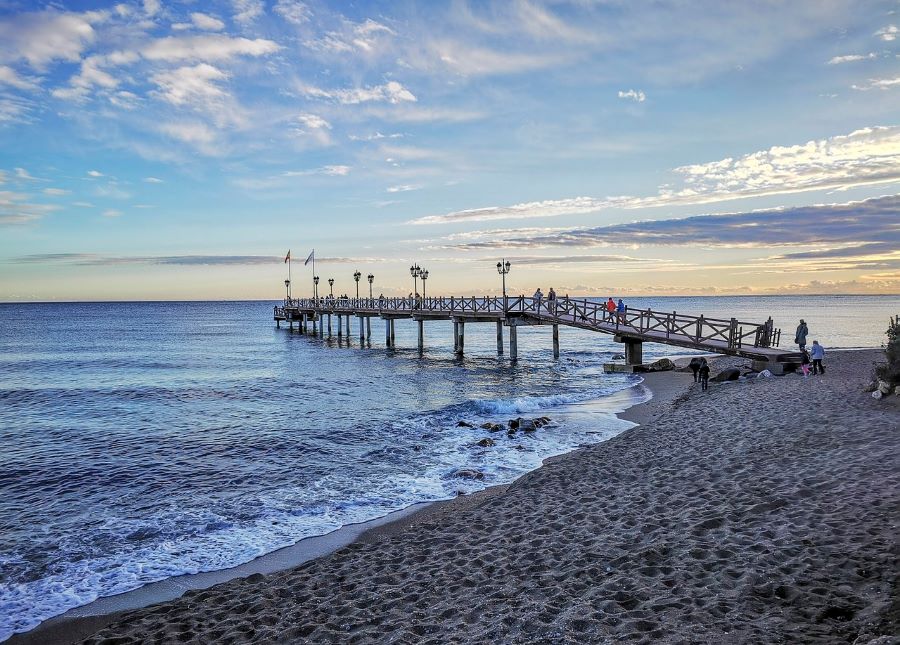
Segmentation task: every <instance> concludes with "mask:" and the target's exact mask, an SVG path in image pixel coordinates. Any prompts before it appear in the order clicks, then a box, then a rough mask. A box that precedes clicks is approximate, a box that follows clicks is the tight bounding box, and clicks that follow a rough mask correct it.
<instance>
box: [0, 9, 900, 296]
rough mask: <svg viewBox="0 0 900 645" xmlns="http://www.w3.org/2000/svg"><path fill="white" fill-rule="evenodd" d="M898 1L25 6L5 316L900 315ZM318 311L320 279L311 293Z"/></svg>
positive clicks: (0, 153)
mask: <svg viewBox="0 0 900 645" xmlns="http://www.w3.org/2000/svg"><path fill="white" fill-rule="evenodd" d="M898 25H900V4H898V3H897V2H866V3H859V2H849V1H848V2H838V1H821V0H817V1H811V2H799V1H798V2H775V1H766V2H746V3H721V2H681V1H679V2H663V1H660V2H653V3H644V2H626V1H596V2H593V1H590V0H576V1H573V2H562V1H548V2H536V1H515V0H513V1H504V2H402V1H401V2H384V3H379V2H357V3H343V2H342V3H326V2H312V1H310V2H300V1H298V0H276V1H271V0H233V1H231V2H221V3H210V2H202V3H201V2H184V3H173V2H165V1H164V0H150V1H142V2H141V1H138V2H122V3H119V4H113V3H109V4H105V3H104V4H100V3H52V4H51V3H25V2H10V1H8V0H0V300H73V299H90V300H97V299H100V300H103V299H113V300H117V299H168V298H171V299H194V298H203V299H205V298H216V299H218V298H275V297H278V296H280V295H282V294H283V287H282V285H281V282H282V280H283V279H284V277H285V267H284V265H283V263H282V259H283V255H284V253H285V252H286V251H287V249H289V248H290V249H292V250H293V256H294V258H295V259H299V260H301V261H302V259H304V258H305V257H306V255H307V253H308V252H309V250H310V249H312V248H315V249H316V255H317V257H318V258H319V262H318V266H317V270H318V273H319V274H320V275H321V276H322V277H323V279H325V278H327V277H329V276H334V277H335V278H336V280H337V283H336V289H337V290H338V291H342V292H344V291H345V292H349V293H352V291H353V290H352V285H353V283H352V278H351V275H352V273H353V271H355V270H357V269H359V270H361V271H362V272H363V273H364V274H366V273H369V272H372V273H375V274H376V276H377V279H376V291H378V292H383V293H385V294H401V293H403V294H405V293H407V292H408V291H409V290H410V289H411V286H412V285H411V281H410V278H409V275H408V266H409V265H410V264H411V263H412V262H417V263H419V264H421V265H423V266H427V267H428V268H429V270H430V273H431V280H430V282H429V291H430V292H432V293H438V292H440V293H447V294H463V293H473V292H474V293H493V292H496V291H497V290H498V289H499V286H500V285H499V281H498V279H497V278H498V276H497V275H496V271H495V270H494V269H493V265H494V264H495V263H496V261H497V259H499V258H500V257H506V258H510V259H511V260H512V261H513V264H514V268H513V271H512V273H511V274H510V276H509V283H510V285H511V288H512V290H514V291H522V292H531V291H533V290H534V288H535V287H536V286H538V285H540V286H542V287H543V288H544V289H545V290H546V289H547V288H548V287H549V286H554V287H555V288H556V289H557V291H560V292H561V293H566V292H568V293H572V294H582V295H607V294H609V293H616V294H624V295H629V294H663V293H697V294H702V293H831V292H835V293H838V292H844V293H846V292H850V293H900V228H898V227H900V224H898V222H900V215H898V200H897V199H896V194H897V189H898V186H900V109H898V105H900V57H898V52H900V49H898V44H900V31H898ZM294 278H295V281H294V282H295V289H294V293H295V295H301V294H303V293H304V292H305V291H306V290H308V288H309V287H308V284H309V282H310V279H309V278H310V271H309V269H308V268H306V269H304V268H302V266H301V264H300V263H295V264H294Z"/></svg>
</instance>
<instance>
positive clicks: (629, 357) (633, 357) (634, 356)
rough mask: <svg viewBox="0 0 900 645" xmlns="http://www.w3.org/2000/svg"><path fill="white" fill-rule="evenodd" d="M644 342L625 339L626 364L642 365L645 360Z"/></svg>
mask: <svg viewBox="0 0 900 645" xmlns="http://www.w3.org/2000/svg"><path fill="white" fill-rule="evenodd" d="M642 346H643V343H641V341H639V340H634V339H631V338H626V339H625V364H626V365H640V364H641V363H643V362H644V353H643V351H642V350H643V347H642Z"/></svg>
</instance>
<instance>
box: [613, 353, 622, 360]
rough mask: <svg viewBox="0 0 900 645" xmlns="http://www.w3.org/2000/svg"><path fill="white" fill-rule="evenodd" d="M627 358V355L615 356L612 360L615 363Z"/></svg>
mask: <svg viewBox="0 0 900 645" xmlns="http://www.w3.org/2000/svg"><path fill="white" fill-rule="evenodd" d="M624 358H625V354H613V355H612V359H613V360H614V361H621V360H623V359H624Z"/></svg>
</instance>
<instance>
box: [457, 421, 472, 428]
mask: <svg viewBox="0 0 900 645" xmlns="http://www.w3.org/2000/svg"><path fill="white" fill-rule="evenodd" d="M456 427H457V428H474V427H475V424H473V423H469V422H468V421H459V422H457V424H456Z"/></svg>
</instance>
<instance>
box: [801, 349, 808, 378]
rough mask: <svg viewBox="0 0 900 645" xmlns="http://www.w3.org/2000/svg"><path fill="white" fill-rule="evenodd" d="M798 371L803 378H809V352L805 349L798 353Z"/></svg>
mask: <svg viewBox="0 0 900 645" xmlns="http://www.w3.org/2000/svg"><path fill="white" fill-rule="evenodd" d="M800 371H801V372H803V376H804V377H806V376H809V352H808V351H806V348H805V347H804V348H803V349H802V350H801V352H800Z"/></svg>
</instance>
